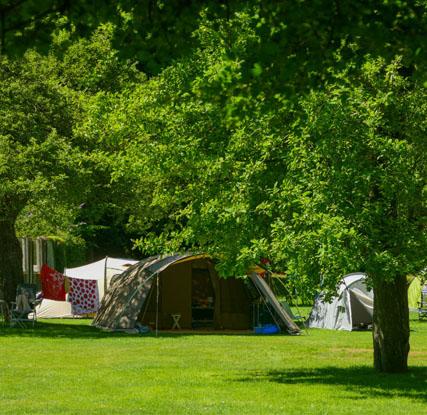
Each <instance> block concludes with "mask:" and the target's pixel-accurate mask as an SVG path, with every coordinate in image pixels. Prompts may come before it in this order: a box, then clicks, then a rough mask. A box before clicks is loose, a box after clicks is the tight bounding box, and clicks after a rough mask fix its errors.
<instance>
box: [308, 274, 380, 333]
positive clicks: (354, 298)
mask: <svg viewBox="0 0 427 415" xmlns="http://www.w3.org/2000/svg"><path fill="white" fill-rule="evenodd" d="M373 311H374V293H373V291H372V290H369V289H368V287H367V286H366V274H363V273H360V272H355V273H352V274H348V275H346V276H344V278H343V279H342V280H341V282H340V284H339V286H338V290H337V295H336V296H335V297H333V298H332V300H331V302H326V301H325V299H324V295H323V294H320V295H319V296H318V297H317V298H316V301H315V303H314V306H313V308H312V310H311V312H310V316H309V319H308V327H311V328H320V329H331V330H347V331H352V330H354V329H355V328H358V327H366V326H367V325H369V324H371V323H372V315H373Z"/></svg>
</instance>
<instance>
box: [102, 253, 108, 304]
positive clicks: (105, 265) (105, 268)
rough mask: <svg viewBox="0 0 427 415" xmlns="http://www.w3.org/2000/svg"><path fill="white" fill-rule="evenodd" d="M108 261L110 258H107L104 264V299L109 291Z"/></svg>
mask: <svg viewBox="0 0 427 415" xmlns="http://www.w3.org/2000/svg"><path fill="white" fill-rule="evenodd" d="M107 260H108V256H106V257H105V262H104V292H103V293H102V296H103V297H104V295H105V290H106V289H107Z"/></svg>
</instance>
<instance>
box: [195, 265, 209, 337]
mask: <svg viewBox="0 0 427 415" xmlns="http://www.w3.org/2000/svg"><path fill="white" fill-rule="evenodd" d="M214 312H215V291H214V287H213V284H212V279H211V274H210V272H209V269H207V268H193V269H192V273H191V327H192V328H193V329H200V328H213V327H214V314H215V313H214Z"/></svg>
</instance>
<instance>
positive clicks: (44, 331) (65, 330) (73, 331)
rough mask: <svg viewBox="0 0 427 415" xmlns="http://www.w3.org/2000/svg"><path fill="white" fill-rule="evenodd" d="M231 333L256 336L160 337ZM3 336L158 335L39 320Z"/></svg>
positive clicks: (1, 332) (5, 329) (5, 331)
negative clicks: (104, 329) (32, 324)
mask: <svg viewBox="0 0 427 415" xmlns="http://www.w3.org/2000/svg"><path fill="white" fill-rule="evenodd" d="M199 335H200V336H208V335H216V336H218V335H222V336H224V335H229V336H256V335H255V334H253V333H252V332H251V331H229V332H227V331H225V332H224V331H203V330H200V331H159V335H158V337H159V338H168V337H170V338H174V337H175V338H178V337H188V336H190V337H191V336H199ZM1 337H41V338H43V337H45V338H61V337H63V338H73V339H82V338H83V339H85V338H86V339H102V338H114V337H141V338H142V337H156V334H155V332H154V331H150V332H148V333H141V334H139V333H124V332H109V331H103V330H100V329H97V328H96V327H92V326H91V325H90V322H87V321H74V320H73V321H72V323H71V322H70V323H69V322H67V320H61V321H56V322H47V321H37V323H36V324H35V327H34V328H33V327H32V326H31V325H28V326H26V327H25V328H22V327H13V328H11V327H1V326H0V338H1Z"/></svg>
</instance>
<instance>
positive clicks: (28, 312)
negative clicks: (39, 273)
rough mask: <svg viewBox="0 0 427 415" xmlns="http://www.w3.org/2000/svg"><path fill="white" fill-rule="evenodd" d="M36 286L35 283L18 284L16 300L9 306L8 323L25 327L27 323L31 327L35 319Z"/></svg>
mask: <svg viewBox="0 0 427 415" xmlns="http://www.w3.org/2000/svg"><path fill="white" fill-rule="evenodd" d="M36 291H37V286H36V285H35V284H19V285H18V288H17V289H16V300H15V301H13V302H12V303H11V307H10V315H9V318H10V325H11V327H14V326H18V327H22V328H25V327H26V325H27V324H31V325H32V326H33V327H34V325H35V322H36V321H37V313H36V305H37V304H38V301H37V300H36Z"/></svg>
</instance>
